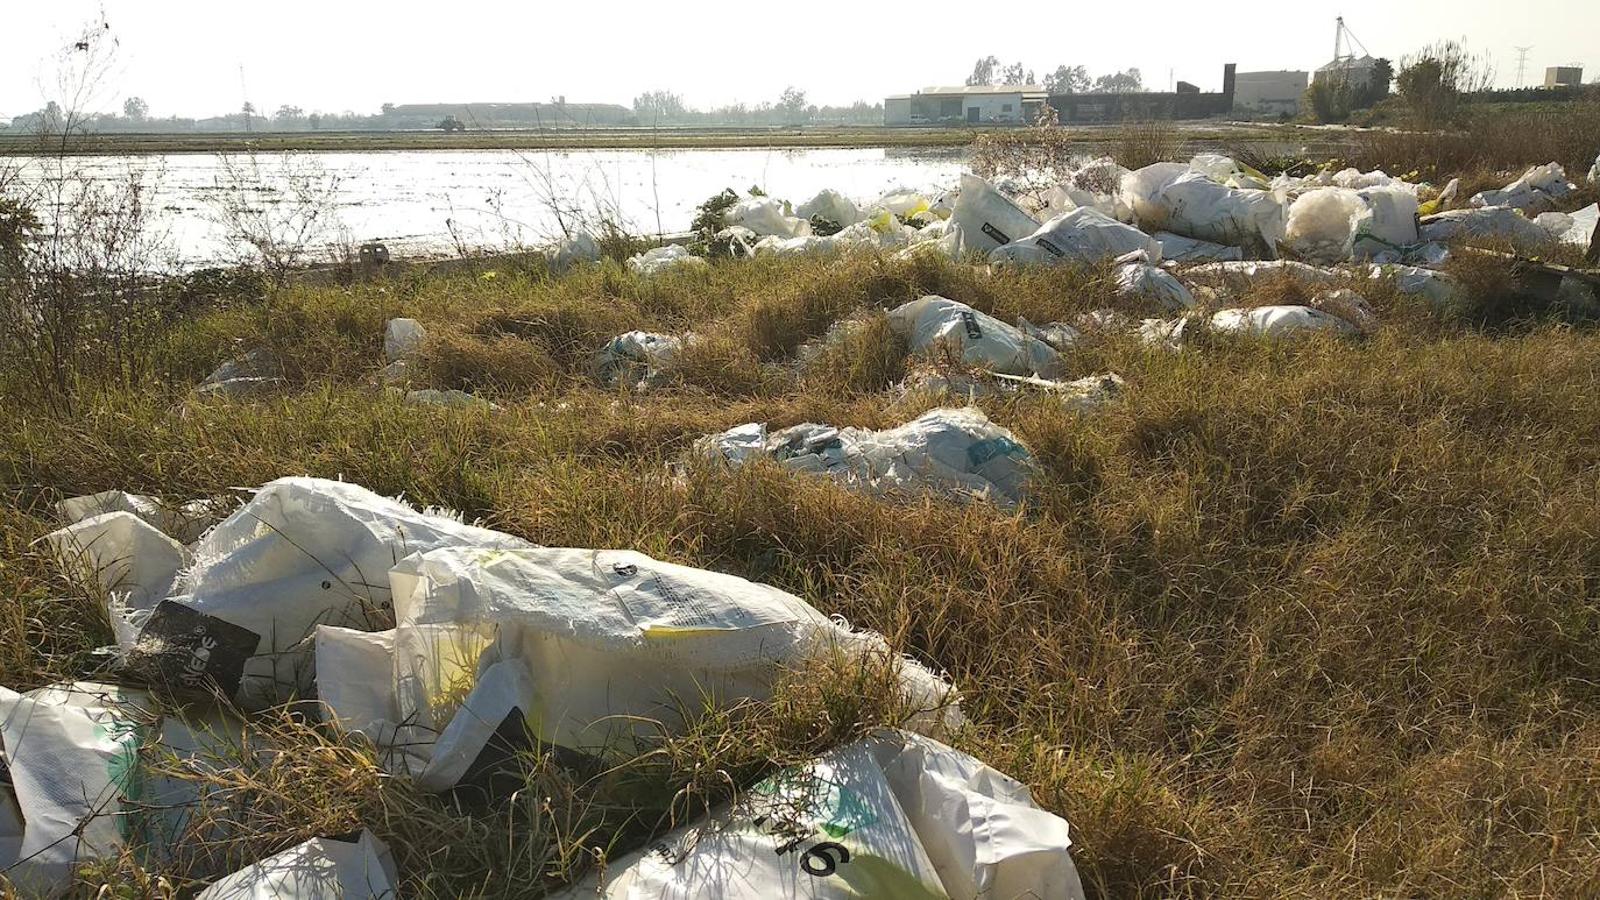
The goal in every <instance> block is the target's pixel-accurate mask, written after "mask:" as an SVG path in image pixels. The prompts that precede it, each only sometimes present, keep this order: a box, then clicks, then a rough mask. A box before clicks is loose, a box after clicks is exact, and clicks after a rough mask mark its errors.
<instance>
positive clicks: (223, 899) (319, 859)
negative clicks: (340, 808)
mask: <svg viewBox="0 0 1600 900" xmlns="http://www.w3.org/2000/svg"><path fill="white" fill-rule="evenodd" d="M399 883H400V877H399V875H398V874H397V873H396V872H395V867H394V860H393V859H392V858H391V857H390V854H389V848H388V846H387V845H385V844H384V843H383V842H382V841H380V840H378V839H377V838H375V837H373V836H372V833H371V832H369V831H365V830H363V831H362V832H361V834H360V836H359V837H357V838H356V839H355V840H353V841H346V840H337V839H335V838H312V839H311V840H309V841H306V842H305V843H303V844H298V845H296V846H294V847H290V848H289V849H288V850H285V851H283V852H282V853H279V854H277V855H275V856H269V857H267V858H266V859H264V860H262V861H261V862H258V863H256V864H255V865H252V866H246V867H244V868H243V869H240V870H239V871H237V872H235V873H233V874H232V875H229V876H228V877H226V878H223V879H222V880H220V881H218V882H216V883H214V884H212V885H211V886H210V887H208V888H206V889H205V890H203V891H201V892H200V893H199V894H198V895H196V897H195V900H395V898H396V897H398V896H399V893H398V888H397V887H396V885H398V884H399Z"/></svg>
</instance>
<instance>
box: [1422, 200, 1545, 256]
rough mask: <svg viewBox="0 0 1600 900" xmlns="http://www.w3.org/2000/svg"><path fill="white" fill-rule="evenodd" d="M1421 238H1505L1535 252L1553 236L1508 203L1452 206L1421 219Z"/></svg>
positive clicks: (1442, 240) (1436, 239)
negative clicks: (1464, 206)
mask: <svg viewBox="0 0 1600 900" xmlns="http://www.w3.org/2000/svg"><path fill="white" fill-rule="evenodd" d="M1421 236H1422V240H1424V241H1441V242H1449V241H1453V240H1459V239H1462V238H1487V239H1490V240H1499V241H1508V242H1510V243H1511V244H1513V245H1514V246H1516V247H1517V248H1518V249H1521V250H1524V251H1528V252H1537V251H1538V250H1539V249H1540V248H1542V247H1545V246H1548V245H1549V244H1550V243H1551V242H1552V241H1554V240H1555V238H1553V237H1551V236H1550V233H1549V232H1548V231H1545V230H1544V229H1543V228H1540V227H1539V225H1538V223H1536V222H1534V221H1533V220H1532V219H1530V218H1528V217H1527V216H1524V215H1523V214H1522V213H1520V212H1518V211H1517V210H1514V209H1512V208H1510V207H1508V206H1490V207H1485V208H1482V209H1451V210H1446V211H1445V212H1442V213H1438V214H1436V215H1432V216H1428V217H1427V218H1424V219H1423V220H1422V228H1421Z"/></svg>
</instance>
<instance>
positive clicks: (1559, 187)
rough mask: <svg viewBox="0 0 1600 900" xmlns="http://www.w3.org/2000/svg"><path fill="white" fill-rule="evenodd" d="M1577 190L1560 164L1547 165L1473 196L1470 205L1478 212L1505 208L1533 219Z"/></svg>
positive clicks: (1531, 169) (1533, 168)
mask: <svg viewBox="0 0 1600 900" xmlns="http://www.w3.org/2000/svg"><path fill="white" fill-rule="evenodd" d="M1576 189H1577V186H1576V185H1574V184H1572V183H1571V182H1569V181H1567V173H1566V170H1564V169H1562V168H1561V165H1560V164H1559V163H1546V164H1544V165H1542V166H1534V167H1532V168H1530V169H1529V170H1528V171H1526V172H1524V173H1523V174H1522V177H1521V178H1518V179H1517V180H1516V181H1513V182H1511V183H1510V184H1508V185H1506V186H1505V187H1504V188H1502V189H1500V190H1495V191H1479V192H1478V193H1476V194H1473V195H1472V200H1471V203H1472V205H1473V206H1475V207H1478V208H1480V209H1482V208H1486V207H1491V206H1504V207H1509V208H1511V209H1516V210H1521V211H1522V212H1524V213H1526V214H1527V215H1530V216H1535V215H1538V214H1539V213H1542V212H1545V211H1547V210H1551V209H1554V208H1555V207H1556V204H1557V203H1559V202H1560V201H1561V200H1562V198H1564V197H1566V196H1567V195H1568V194H1571V193H1572V192H1573V191H1574V190H1576Z"/></svg>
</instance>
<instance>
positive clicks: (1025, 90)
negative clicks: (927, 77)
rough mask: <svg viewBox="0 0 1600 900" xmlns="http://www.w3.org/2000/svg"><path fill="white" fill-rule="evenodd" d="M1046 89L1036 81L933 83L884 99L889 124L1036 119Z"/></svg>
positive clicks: (1007, 121) (885, 119)
mask: <svg viewBox="0 0 1600 900" xmlns="http://www.w3.org/2000/svg"><path fill="white" fill-rule="evenodd" d="M1046 96H1047V94H1046V92H1045V89H1044V88H1042V87H1039V86H1038V85H1033V84H979V85H963V86H961V87H931V88H925V89H923V90H921V91H918V92H917V93H915V94H902V95H900V96H898V97H888V98H886V99H885V100H884V102H883V124H885V125H934V124H938V123H941V122H942V123H954V122H962V123H966V124H969V125H979V124H988V123H991V122H1004V123H1019V122H1032V121H1033V120H1034V118H1035V117H1037V116H1038V114H1039V110H1040V109H1041V108H1043V106H1044V103H1045V97H1046Z"/></svg>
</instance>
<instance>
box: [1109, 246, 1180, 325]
mask: <svg viewBox="0 0 1600 900" xmlns="http://www.w3.org/2000/svg"><path fill="white" fill-rule="evenodd" d="M1134 255H1135V256H1136V258H1134V259H1129V260H1128V261H1127V262H1124V263H1122V264H1121V265H1119V266H1118V267H1117V296H1119V297H1124V298H1127V299H1130V300H1143V301H1148V302H1151V303H1154V304H1156V305H1157V306H1160V307H1162V308H1163V309H1165V310H1166V311H1167V312H1178V311H1179V310H1184V309H1188V308H1189V307H1191V306H1194V295H1193V294H1191V293H1190V292H1189V289H1188V288H1187V287H1185V286H1184V284H1183V282H1181V281H1179V280H1178V278H1177V276H1176V275H1173V274H1172V273H1171V272H1168V271H1167V270H1165V269H1162V268H1159V267H1157V266H1153V265H1150V263H1149V262H1147V261H1146V260H1145V259H1144V258H1143V256H1141V255H1139V254H1137V253H1136V254H1134Z"/></svg>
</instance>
